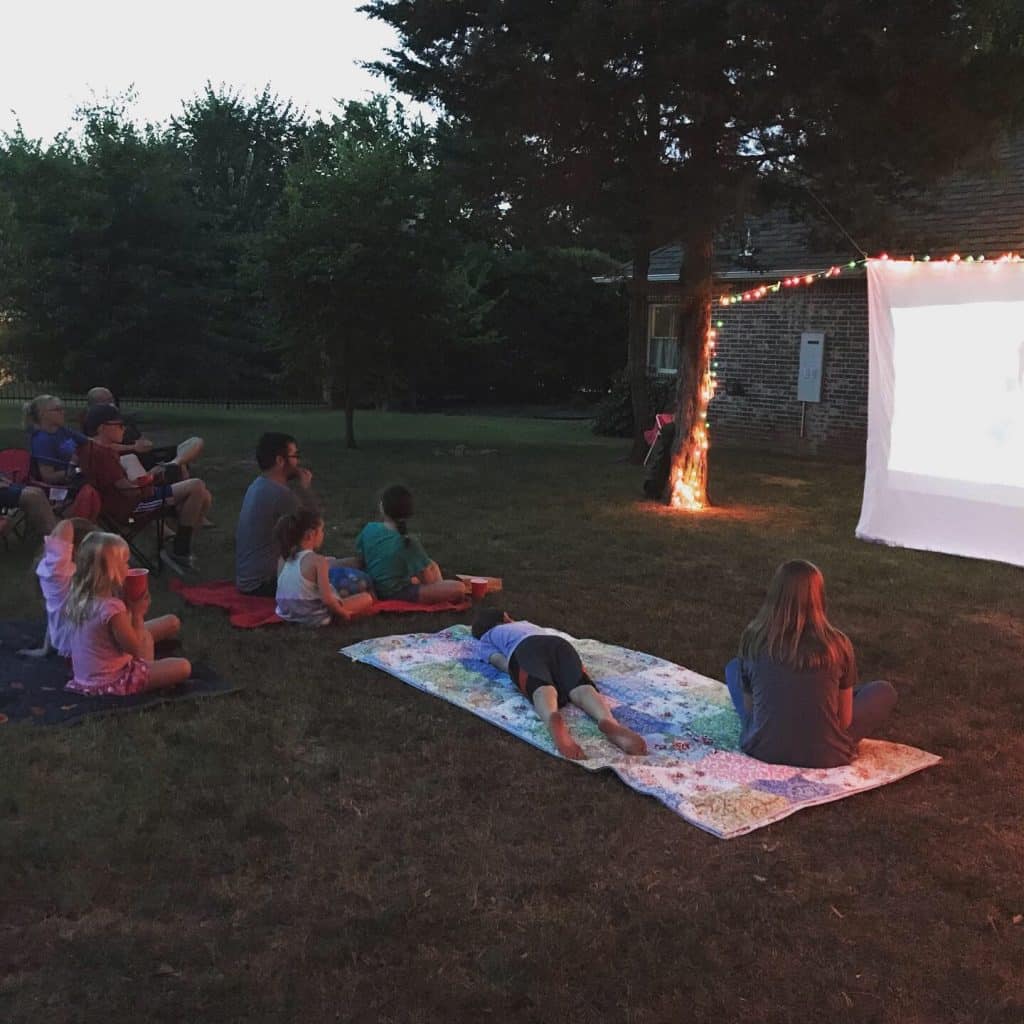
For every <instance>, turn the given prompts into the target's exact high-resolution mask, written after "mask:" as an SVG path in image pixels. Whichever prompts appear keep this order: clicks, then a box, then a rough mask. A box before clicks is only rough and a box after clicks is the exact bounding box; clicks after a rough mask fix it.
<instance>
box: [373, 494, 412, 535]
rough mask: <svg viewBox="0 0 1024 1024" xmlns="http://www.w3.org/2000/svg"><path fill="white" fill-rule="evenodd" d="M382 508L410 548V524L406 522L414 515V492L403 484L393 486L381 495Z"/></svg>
mask: <svg viewBox="0 0 1024 1024" xmlns="http://www.w3.org/2000/svg"><path fill="white" fill-rule="evenodd" d="M380 507H381V510H382V511H383V512H384V515H386V516H387V517H388V519H390V520H392V522H394V524H395V527H396V529H397V530H398V532H399V533H400V534H401V535H402V540H403V542H404V543H405V546H406V547H408V546H409V524H408V523H407V522H406V520H407V519H408V518H409V517H410V516H411V515H412V491H410V490H409V488H408V487H403V486H402V485H401V484H392V485H391V486H390V487H388V488H385V490H384V492H383V494H381V496H380Z"/></svg>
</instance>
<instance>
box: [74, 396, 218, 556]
mask: <svg viewBox="0 0 1024 1024" xmlns="http://www.w3.org/2000/svg"><path fill="white" fill-rule="evenodd" d="M85 433H86V436H87V437H90V438H91V439H92V443H91V444H85V445H82V447H81V448H80V449H79V450H78V462H79V465H80V466H81V469H82V472H83V474H84V475H85V478H86V479H87V480H88V481H89V482H90V483H91V484H92V485H93V487H95V488H96V490H97V491H99V493H100V497H101V499H102V501H103V511H104V513H105V514H107V515H109V516H110V518H111V519H113V520H114V521H115V522H118V523H124V522H126V521H127V520H128V519H129V518H130V517H131V516H133V515H139V514H142V513H145V512H152V511H155V510H156V509H158V508H160V506H161V505H172V506H173V507H174V509H175V511H176V513H177V517H178V527H177V532H176V533H175V535H174V539H173V541H172V546H171V548H170V550H168V549H167V548H165V549H164V550H163V551H161V552H160V559H161V561H162V562H163V563H164V564H165V565H166V566H167V567H168V568H169V569H171V570H172V571H173V572H176V573H177V574H178V575H179V576H184V575H185V574H186V573H190V572H193V571H195V560H194V558H193V556H192V534H193V531H194V530H195V528H196V526H197V525H198V524H199V523H200V522H202V519H203V516H204V515H205V514H206V510H207V509H208V508H209V507H210V503H211V501H212V498H211V497H210V492H209V491H208V490H207V489H206V485H205V484H204V483H203V481H202V480H199V479H197V478H196V477H191V478H190V479H188V480H179V481H178V482H177V483H174V484H159V485H156V486H154V483H153V476H152V474H146V475H145V476H141V477H138V478H136V479H135V480H130V479H129V478H128V474H127V473H126V472H125V469H124V466H122V465H121V460H120V458H119V457H118V448H119V447H120V446H121V444H122V440H123V438H124V419H123V417H122V416H121V411H120V410H119V409H118V408H117V406H116V405H94V406H93V407H92V408H91V409H89V411H88V412H87V413H86V417H85Z"/></svg>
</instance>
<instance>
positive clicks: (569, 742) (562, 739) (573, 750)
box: [548, 711, 587, 761]
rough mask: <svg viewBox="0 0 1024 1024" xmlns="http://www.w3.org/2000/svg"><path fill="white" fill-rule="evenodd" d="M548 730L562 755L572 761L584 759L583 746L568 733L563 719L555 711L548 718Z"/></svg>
mask: <svg viewBox="0 0 1024 1024" xmlns="http://www.w3.org/2000/svg"><path fill="white" fill-rule="evenodd" d="M548 732H550V733H551V738H552V739H553V740H554V741H555V746H556V747H557V748H558V752H559V753H560V754H561V755H562V757H568V758H570V759H571V760H573V761H583V760H585V759H586V756H587V755H586V754H584V753H583V748H582V747H581V746H580V745H579V744H578V743H577V742H576V741H575V740H574V739H573V738H572V736H571V735H570V734H569V730H568V728H567V727H566V724H565V721H564V720H563V718H562V716H561V715H560V714H559V713H558V712H557V711H556V712H555V713H554V714H553V715H552V716H551V717H550V718H549V719H548Z"/></svg>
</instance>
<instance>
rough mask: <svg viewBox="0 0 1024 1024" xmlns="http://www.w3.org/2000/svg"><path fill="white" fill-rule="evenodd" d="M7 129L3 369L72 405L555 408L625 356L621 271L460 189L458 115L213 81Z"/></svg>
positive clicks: (2, 208)
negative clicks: (327, 112)
mask: <svg viewBox="0 0 1024 1024" xmlns="http://www.w3.org/2000/svg"><path fill="white" fill-rule="evenodd" d="M77 118H78V121H79V131H78V132H77V133H75V134H74V135H72V134H71V133H67V134H64V135H62V136H59V137H58V138H57V139H56V140H55V141H54V142H53V143H51V144H49V145H44V144H43V143H41V142H39V141H36V140H33V139H30V138H28V137H26V136H25V135H24V133H22V132H20V131H19V132H16V133H14V134H11V135H6V136H3V137H2V138H0V366H2V368H3V369H5V370H6V371H7V374H8V375H14V376H17V377H20V378H22V379H28V380H37V381H46V382H52V383H54V384H56V385H58V386H59V387H61V388H65V389H68V390H71V391H75V390H77V391H81V390H82V389H83V388H86V387H88V386H90V385H92V384H95V383H97V382H103V383H105V384H108V385H109V386H111V387H112V388H114V389H115V391H122V392H128V393H131V394H133V395H142V396H144V395H154V396H156V395H160V396H169V397H195V398H204V397H250V398H251V397H272V396H289V397H294V398H309V399H317V398H321V397H323V398H326V399H327V400H329V401H331V402H333V403H334V404H337V405H343V406H345V407H346V408H347V409H348V412H349V416H350V428H351V414H352V411H353V410H354V408H356V407H357V406H363V405H369V404H374V403H376V404H381V403H388V404H391V405H396V406H402V407H411V408H418V407H424V406H437V405H440V404H444V403H451V402H454V401H473V402H537V401H548V400H551V401H564V400H566V399H568V398H570V397H571V396H573V395H574V394H577V393H578V392H580V390H581V389H589V390H593V391H600V390H603V389H604V388H606V387H607V385H608V383H609V381H610V379H611V377H612V375H613V374H614V372H615V371H616V370H617V369H620V368H621V365H622V364H623V362H624V359H625V340H624V339H625V334H624V332H625V306H624V299H623V297H622V295H621V293H620V291H619V290H618V289H617V288H616V287H615V286H613V285H603V284H595V282H594V280H593V279H594V277H595V275H599V274H602V273H607V272H608V271H610V270H614V269H615V268H616V267H617V266H618V264H617V263H616V261H615V260H613V259H612V258H611V257H609V256H608V255H605V254H603V253H600V252H595V251H591V250H589V249H585V248H583V247H582V246H581V241H580V240H581V237H582V236H581V234H580V232H579V231H578V230H576V229H575V228H570V227H568V226H565V225H556V226H554V227H553V226H552V225H551V224H550V223H545V219H544V218H540V219H539V220H533V219H531V217H530V215H529V211H524V213H523V215H520V213H519V211H514V212H513V211H512V210H511V209H510V208H509V207H508V206H507V204H502V202H501V200H500V197H497V196H487V195H481V194H480V193H479V192H473V193H472V194H471V193H470V191H468V190H466V189H465V188H464V187H463V186H462V184H461V181H462V180H463V178H464V175H463V174H461V173H460V172H459V171H458V167H459V165H460V164H464V163H465V161H466V160H467V159H471V158H472V154H468V153H467V152H466V151H465V147H464V144H463V141H462V140H461V139H460V137H459V135H458V133H456V132H455V131H454V130H453V129H452V128H451V126H450V125H447V124H446V123H444V122H443V121H442V122H439V123H438V124H437V125H427V124H425V123H424V122H423V121H422V120H421V119H419V118H414V117H410V116H409V115H408V114H407V113H406V111H405V110H403V108H402V107H401V105H400V104H398V103H396V102H394V101H393V100H389V99H387V98H385V97H377V98H374V99H372V100H370V101H369V102H366V103H357V102H352V103H346V104H344V105H343V106H342V107H340V108H339V112H338V113H337V114H336V115H335V116H332V117H330V118H326V119H325V118H317V119H310V118H307V117H306V116H305V115H304V114H303V113H302V112H300V111H298V110H297V109H296V108H295V107H294V106H293V105H292V104H291V103H289V102H286V101H282V100H281V99H279V98H278V97H277V96H275V95H274V94H273V93H272V92H271V91H270V90H269V89H267V90H264V92H263V93H262V94H260V95H259V96H257V97H255V98H254V99H246V98H244V97H242V96H241V95H240V94H238V93H236V92H233V91H231V90H229V89H226V88H223V87H222V88H220V89H214V88H213V87H211V86H208V87H207V89H206V90H205V92H204V93H203V94H202V95H199V96H197V97H195V98H193V99H192V100H190V101H188V102H186V103H184V104H183V107H182V110H181V112H180V114H179V115H178V116H176V117H174V118H172V119H171V121H170V122H169V123H168V124H164V125H146V126H144V127H139V126H137V125H136V124H134V123H133V121H132V120H131V118H130V117H129V114H128V103H127V101H118V102H114V103H110V104H106V105H102V106H93V107H87V108H84V109H82V110H80V111H79V112H78V115H77Z"/></svg>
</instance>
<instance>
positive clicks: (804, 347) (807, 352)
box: [796, 331, 825, 402]
mask: <svg viewBox="0 0 1024 1024" xmlns="http://www.w3.org/2000/svg"><path fill="white" fill-rule="evenodd" d="M824 366H825V332H824V331H804V332H803V334H801V335H800V376H799V378H798V380H797V383H796V397H797V401H799V402H820V401H821V375H822V370H823V369H824Z"/></svg>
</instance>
